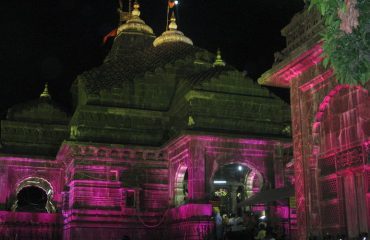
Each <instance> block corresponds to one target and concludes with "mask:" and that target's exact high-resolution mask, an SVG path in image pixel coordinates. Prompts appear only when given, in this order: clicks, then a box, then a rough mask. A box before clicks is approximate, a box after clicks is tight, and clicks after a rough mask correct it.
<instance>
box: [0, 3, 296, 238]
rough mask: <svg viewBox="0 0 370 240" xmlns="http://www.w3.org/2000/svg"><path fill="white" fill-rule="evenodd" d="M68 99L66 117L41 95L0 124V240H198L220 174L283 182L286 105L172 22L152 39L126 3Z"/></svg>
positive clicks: (207, 224)
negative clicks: (101, 58)
mask: <svg viewBox="0 0 370 240" xmlns="http://www.w3.org/2000/svg"><path fill="white" fill-rule="evenodd" d="M71 91H72V95H73V105H74V111H73V113H72V114H71V115H68V114H67V113H65V112H64V111H63V109H61V108H59V107H58V106H57V105H56V104H55V103H54V102H53V101H52V99H51V96H50V95H49V93H48V89H47V87H46V88H45V90H44V92H43V93H42V94H41V96H40V98H39V99H37V100H35V101H32V102H29V103H26V104H21V105H19V106H14V107H13V108H11V109H10V110H9V112H8V115H7V118H6V119H5V120H3V121H2V122H1V143H2V148H1V155H0V173H1V174H0V189H1V194H0V239H3V238H5V239H64V240H77V239H121V238H122V237H123V236H125V235H126V236H129V237H131V239H203V237H204V236H207V235H209V234H210V233H211V231H212V227H213V221H212V220H211V216H212V205H211V202H212V201H211V189H212V184H213V181H214V180H215V179H214V176H215V174H216V172H217V171H218V169H219V168H220V167H222V166H224V165H228V164H237V165H239V166H242V167H243V168H245V169H247V170H248V171H247V175H246V176H245V182H246V184H245V191H246V192H247V193H248V194H249V195H251V194H253V193H255V192H257V191H260V190H261V188H263V189H262V190H268V189H271V188H282V187H284V186H285V185H286V184H287V181H286V179H285V178H287V177H288V176H285V175H284V173H285V172H286V167H285V165H286V163H287V161H288V162H290V160H291V156H290V155H289V154H286V153H287V151H288V150H289V149H290V147H291V144H290V137H289V133H288V131H287V129H288V130H289V128H287V126H290V111H289V106H288V105H287V104H285V103H284V102H282V101H281V100H280V99H278V98H277V97H275V96H274V95H272V94H271V93H269V92H268V90H267V89H265V88H264V87H260V86H259V85H258V84H256V83H254V82H253V81H252V80H251V79H249V78H248V77H246V76H245V75H243V74H242V73H240V72H238V71H237V70H235V69H234V68H233V67H231V66H229V65H226V64H225V63H224V62H223V61H222V59H221V55H220V53H219V54H218V55H217V56H215V55H214V54H212V53H210V52H207V51H206V50H203V49H200V48H197V47H194V46H193V45H192V41H191V40H190V39H189V38H187V37H186V36H185V35H184V34H183V33H181V32H180V31H178V30H177V25H176V22H175V19H174V18H172V19H171V24H170V25H169V30H168V31H166V32H165V33H163V34H162V35H161V36H160V37H158V38H155V36H154V34H153V31H152V29H151V28H150V27H149V26H148V25H146V24H145V23H144V22H143V21H142V20H141V19H140V11H139V6H138V5H135V6H134V10H133V12H132V16H131V18H129V20H128V21H127V22H126V23H124V24H123V25H121V26H120V27H119V28H118V35H117V37H116V38H115V40H114V44H113V46H112V49H111V52H110V53H109V54H108V56H107V58H106V60H105V62H104V63H103V64H102V65H101V66H100V67H97V68H95V69H92V70H90V71H88V72H85V73H83V74H81V75H80V76H79V77H78V78H77V79H76V81H75V82H74V84H73V86H72V88H71ZM288 175H289V174H288ZM256 179H257V180H258V181H259V183H260V185H259V186H257V187H256V186H255V184H254V183H255V182H256V181H257V180H256ZM185 182H186V189H184V185H185ZM262 183H263V187H262ZM260 207H261V206H260ZM262 208H263V206H262ZM271 214H272V215H274V216H276V217H281V216H283V217H285V218H286V216H287V213H286V209H284V208H279V207H278V206H275V208H274V209H272V210H271ZM2 237H3V238H2Z"/></svg>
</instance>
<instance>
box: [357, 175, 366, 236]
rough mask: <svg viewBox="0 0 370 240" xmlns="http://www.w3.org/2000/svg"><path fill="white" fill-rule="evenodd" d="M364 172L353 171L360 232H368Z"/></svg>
mask: <svg viewBox="0 0 370 240" xmlns="http://www.w3.org/2000/svg"><path fill="white" fill-rule="evenodd" d="M365 176H366V175H365V174H364V173H363V172H357V173H355V176H354V177H355V184H356V189H355V190H356V198H357V211H358V226H359V231H360V232H369V229H368V223H367V221H368V220H367V213H368V210H367V207H366V190H367V189H366V187H365V186H366V184H365V181H364V180H365Z"/></svg>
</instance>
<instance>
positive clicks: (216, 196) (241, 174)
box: [210, 163, 263, 216]
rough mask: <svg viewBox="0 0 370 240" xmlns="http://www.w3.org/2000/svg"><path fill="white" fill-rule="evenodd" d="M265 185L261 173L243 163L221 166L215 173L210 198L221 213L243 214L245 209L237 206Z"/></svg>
mask: <svg viewBox="0 0 370 240" xmlns="http://www.w3.org/2000/svg"><path fill="white" fill-rule="evenodd" d="M262 185H263V178H262V176H261V174H260V173H258V172H256V171H254V170H252V169H251V168H249V167H248V166H245V165H241V164H234V163H233V164H227V165H223V166H221V167H220V168H219V169H218V170H217V172H216V173H215V174H214V177H213V181H212V183H211V188H210V189H211V192H210V199H211V202H212V203H213V205H214V206H217V207H219V209H220V211H221V213H228V214H236V215H239V216H241V215H242V212H243V211H244V210H249V209H244V208H245V207H244V208H241V207H237V205H238V204H239V203H241V202H242V201H244V200H245V199H246V198H248V197H251V196H252V195H253V194H254V193H256V192H259V191H260V190H261V188H262Z"/></svg>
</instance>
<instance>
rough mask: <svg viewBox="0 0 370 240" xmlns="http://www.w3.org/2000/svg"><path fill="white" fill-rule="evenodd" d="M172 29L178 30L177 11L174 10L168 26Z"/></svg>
mask: <svg viewBox="0 0 370 240" xmlns="http://www.w3.org/2000/svg"><path fill="white" fill-rule="evenodd" d="M168 28H169V29H170V30H177V24H176V17H175V12H172V16H171V23H170V25H169V26H168Z"/></svg>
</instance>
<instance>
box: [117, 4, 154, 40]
mask: <svg viewBox="0 0 370 240" xmlns="http://www.w3.org/2000/svg"><path fill="white" fill-rule="evenodd" d="M130 2H131V1H130ZM140 15H141V12H140V4H139V2H138V1H137V0H136V1H134V5H133V10H132V11H131V13H129V14H128V19H127V21H126V22H125V23H123V24H122V25H121V26H119V27H118V30H117V34H120V33H121V32H124V33H125V32H126V33H131V34H147V35H151V36H154V33H153V29H152V28H151V27H149V26H148V25H146V24H145V22H144V21H143V20H142V19H141V18H140Z"/></svg>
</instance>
